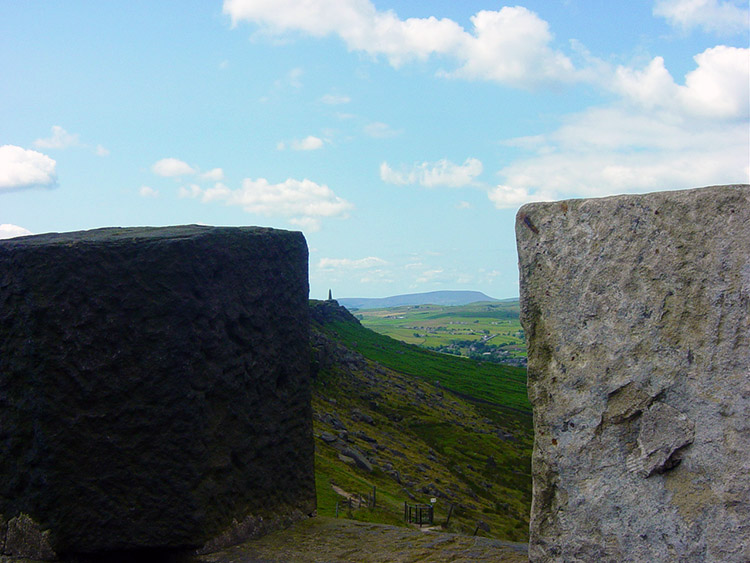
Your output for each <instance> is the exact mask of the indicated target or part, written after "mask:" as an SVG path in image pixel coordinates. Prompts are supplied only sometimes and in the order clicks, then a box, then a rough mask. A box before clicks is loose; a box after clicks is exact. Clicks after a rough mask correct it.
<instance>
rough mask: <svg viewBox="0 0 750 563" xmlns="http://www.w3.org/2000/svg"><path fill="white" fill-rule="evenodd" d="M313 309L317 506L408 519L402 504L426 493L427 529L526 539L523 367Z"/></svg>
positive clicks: (528, 444) (527, 448)
mask: <svg viewBox="0 0 750 563" xmlns="http://www.w3.org/2000/svg"><path fill="white" fill-rule="evenodd" d="M311 313H312V323H311V329H312V333H311V354H312V358H311V363H312V366H313V368H312V369H313V396H312V404H313V425H314V434H315V472H316V488H317V494H318V514H319V515H321V516H330V517H335V516H336V515H337V514H338V516H339V517H340V518H350V519H354V520H360V521H366V522H377V523H383V524H391V525H397V526H406V524H405V523H404V503H405V502H407V503H409V504H426V505H429V504H431V501H432V500H433V499H434V503H432V504H434V524H435V529H439V530H442V531H448V532H454V533H460V534H466V535H473V534H476V535H479V536H485V537H490V538H497V539H503V540H508V541H517V542H518V541H520V542H523V541H527V538H528V514H529V508H530V503H531V469H530V460H531V448H532V443H533V433H532V420H531V407H530V404H529V402H528V399H527V396H526V379H525V370H523V369H520V368H517V367H512V366H505V365H500V364H495V363H491V362H476V361H473V360H469V359H465V358H459V357H456V356H451V355H447V354H437V353H435V352H432V351H429V350H425V349H423V348H420V347H418V346H415V345H410V344H406V343H404V342H401V341H399V340H395V339H393V338H390V337H388V336H385V335H382V334H378V333H377V332H375V331H373V330H370V329H368V328H367V327H365V326H363V324H362V323H360V322H359V321H358V320H357V319H356V318H355V317H354V316H352V315H351V314H350V313H349V312H348V311H347V310H346V309H345V308H343V307H340V306H339V305H338V304H337V303H336V302H335V301H312V302H311ZM490 326H492V325H490ZM511 330H512V328H511ZM373 491H375V497H376V501H375V505H374V506H372V503H371V502H370V503H367V502H365V503H362V506H361V507H360V506H359V505H360V503H358V502H356V500H355V502H354V503H353V505H352V507H351V508H350V503H349V501H348V498H349V497H352V496H354V497H355V499H358V498H360V497H362V498H364V499H367V498H368V497H370V498H371V495H372V493H373Z"/></svg>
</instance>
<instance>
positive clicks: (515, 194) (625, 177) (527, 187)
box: [488, 45, 750, 207]
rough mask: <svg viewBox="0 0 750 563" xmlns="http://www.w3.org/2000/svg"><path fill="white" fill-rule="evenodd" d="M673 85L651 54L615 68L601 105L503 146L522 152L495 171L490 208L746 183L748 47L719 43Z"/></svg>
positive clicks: (749, 138) (749, 104)
mask: <svg viewBox="0 0 750 563" xmlns="http://www.w3.org/2000/svg"><path fill="white" fill-rule="evenodd" d="M694 59H695V62H696V68H695V69H694V70H693V71H691V72H689V73H688V74H687V75H686V76H685V81H684V84H678V83H677V82H676V81H675V80H674V79H673V77H672V76H671V75H670V73H669V72H668V71H667V69H666V68H665V66H664V61H663V59H661V58H660V57H657V58H655V59H653V60H652V61H651V62H650V63H649V64H648V65H647V66H646V67H645V68H644V69H640V70H635V69H631V68H625V67H618V68H617V69H615V70H614V71H613V74H612V77H613V78H612V81H611V83H612V88H613V89H614V90H615V91H616V92H617V93H619V94H620V95H621V96H622V99H621V100H620V101H619V102H616V103H613V104H611V105H610V106H608V107H599V108H589V109H587V110H585V111H583V112H581V113H578V114H574V115H570V116H567V117H566V118H565V119H564V122H563V124H562V126H560V127H559V128H558V129H557V130H556V131H552V132H551V133H548V134H544V135H536V136H533V137H523V138H517V139H511V140H509V141H506V143H507V144H508V145H511V146H514V147H518V148H521V149H524V150H526V151H529V153H530V154H529V156H526V157H522V158H519V159H517V160H515V161H514V162H513V163H512V164H510V165H508V166H506V167H505V168H503V169H502V170H500V176H501V177H502V182H501V185H499V186H497V187H496V188H494V189H492V190H490V191H489V192H488V197H489V198H490V200H491V201H492V202H493V203H494V204H495V205H496V206H497V207H515V206H516V205H519V204H521V203H525V202H527V201H538V200H555V199H562V198H566V197H598V196H604V195H611V194H615V193H633V192H636V193H637V192H646V191H656V190H668V189H680V188H691V187H697V186H706V185H712V184H725V183H747V182H750V166H749V164H750V163H749V161H748V154H749V153H750V131H749V130H748V114H749V113H750V86H748V85H749V84H750V50H748V49H738V48H735V47H727V46H723V45H719V46H716V47H713V48H710V49H706V50H705V51H703V52H702V53H700V54H698V55H696V56H695V57H694Z"/></svg>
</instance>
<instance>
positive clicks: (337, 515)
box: [336, 501, 339, 518]
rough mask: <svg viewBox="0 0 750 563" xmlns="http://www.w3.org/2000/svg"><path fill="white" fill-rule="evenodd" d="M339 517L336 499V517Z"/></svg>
mask: <svg viewBox="0 0 750 563" xmlns="http://www.w3.org/2000/svg"><path fill="white" fill-rule="evenodd" d="M338 517H339V501H336V518H338Z"/></svg>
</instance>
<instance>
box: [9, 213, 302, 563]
mask: <svg viewBox="0 0 750 563" xmlns="http://www.w3.org/2000/svg"><path fill="white" fill-rule="evenodd" d="M308 315H309V308H308V285H307V247H306V244H305V240H304V238H303V237H302V235H301V234H300V233H291V232H285V231H277V230H272V229H262V228H250V227H248V228H212V227H199V226H187V227H168V228H135V229H100V230H95V231H89V232H81V233H67V234H51V235H40V236H34V237H24V238H20V239H11V240H7V241H0V445H1V447H2V455H0V514H3V515H4V516H5V518H6V519H7V521H8V522H13V521H14V520H13V519H14V518H18V517H19V516H20V515H21V514H24V515H27V517H28V518H30V519H31V520H32V521H33V522H35V523H38V526H39V530H40V531H41V532H42V533H43V534H46V535H45V537H47V538H48V539H49V545H50V546H51V548H52V549H54V550H55V551H56V552H57V553H72V552H81V553H83V552H86V553H91V552H101V551H109V550H130V549H147V548H160V549H163V548H191V549H192V548H198V547H200V546H202V545H204V544H205V543H206V542H212V545H217V541H219V540H220V539H221V538H222V537H223V538H228V540H236V539H238V537H239V536H241V535H242V533H241V532H242V531H243V530H245V531H248V530H249V531H252V530H256V529H261V528H263V526H258V525H256V523H257V522H260V521H261V520H262V519H265V520H269V519H270V520H271V521H273V520H274V519H275V520H277V521H282V520H284V519H285V518H287V516H290V515H297V516H300V515H305V514H308V513H311V512H313V511H314V509H315V487H314V473H313V447H314V446H313V439H312V420H311V407H310V388H309V365H308V364H309V355H308V349H307V347H308V330H309V318H308ZM295 517H296V516H295ZM9 529H10V528H9ZM8 536H10V532H9V533H8ZM217 538H218V539H217ZM219 543H220V542H219ZM4 549H5V551H6V552H8V549H9V547H8V542H6V545H5V547H4Z"/></svg>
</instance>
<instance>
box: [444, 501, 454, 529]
mask: <svg viewBox="0 0 750 563" xmlns="http://www.w3.org/2000/svg"><path fill="white" fill-rule="evenodd" d="M451 514H453V504H451V507H450V508H449V509H448V518H447V519H446V520H445V525H446V527H447V526H448V524H450V523H451Z"/></svg>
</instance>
